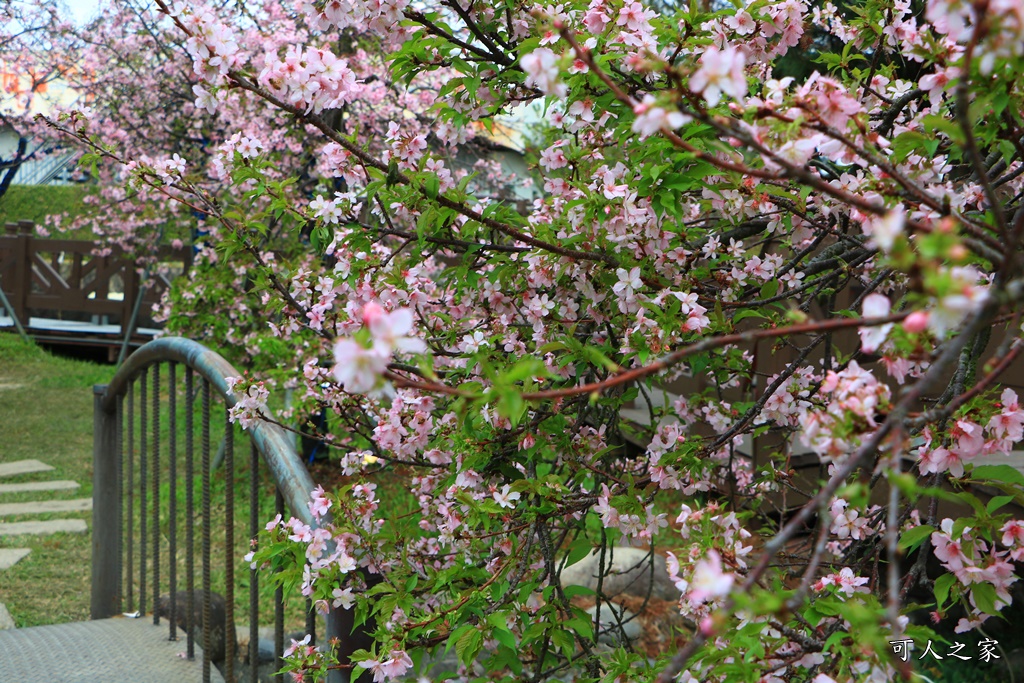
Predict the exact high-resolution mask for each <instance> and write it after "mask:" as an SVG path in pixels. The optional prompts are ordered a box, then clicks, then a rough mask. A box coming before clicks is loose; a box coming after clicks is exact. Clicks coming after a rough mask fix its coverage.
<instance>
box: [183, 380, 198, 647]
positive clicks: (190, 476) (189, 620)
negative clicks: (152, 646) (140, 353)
mask: <svg viewBox="0 0 1024 683" xmlns="http://www.w3.org/2000/svg"><path fill="white" fill-rule="evenodd" d="M194 410H195V394H194V380H193V376H192V368H191V367H188V366H186V367H185V536H186V540H187V543H186V546H185V590H186V591H187V597H186V598H185V601H186V603H187V604H186V605H185V631H186V641H187V643H188V645H187V648H186V655H187V656H188V658H189V659H190V660H192V659H195V658H196V638H195V630H196V624H195V614H196V604H195V587H196V586H195V550H194V549H195V544H196V535H195V525H194V524H193V519H194V517H195V509H196V507H195V468H194V464H193V455H194V450H195V419H194V415H193V412H194Z"/></svg>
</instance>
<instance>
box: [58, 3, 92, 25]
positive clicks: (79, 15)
mask: <svg viewBox="0 0 1024 683" xmlns="http://www.w3.org/2000/svg"><path fill="white" fill-rule="evenodd" d="M64 4H66V5H67V6H68V9H70V10H71V13H72V14H73V15H74V17H75V23H76V24H84V23H85V22H87V21H88V20H89V19H91V18H92V17H93V15H94V14H96V10H97V9H98V8H99V5H100V0H64Z"/></svg>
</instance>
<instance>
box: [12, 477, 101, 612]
mask: <svg viewBox="0 0 1024 683" xmlns="http://www.w3.org/2000/svg"><path fill="white" fill-rule="evenodd" d="M51 471H53V467H51V466H50V465H47V464H46V463H44V462H40V461H39V460H17V461H15V462H5V463H0V479H3V478H5V477H15V476H18V475H22V474H36V473H41V472H51ZM79 486H80V485H79V483H78V482H75V481H67V480H52V481H32V482H17V483H6V484H0V495H3V494H12V493H40V494H45V493H48V492H53V491H70V490H74V489H77V488H79ZM91 509H92V499H91V498H77V499H73V500H34V501H28V502H22V503H0V518H2V517H14V516H25V515H37V514H49V513H60V512H84V511H87V510H91ZM87 529H88V527H87V526H86V523H85V520H84V519H51V520H45V521H19V522H3V521H0V536H22V535H39V534H54V533H59V532H65V533H85V532H86V531H87ZM30 552H31V549H29V548H0V571H4V570H5V569H10V568H11V567H13V566H14V565H15V564H17V563H18V562H19V561H20V560H22V559H24V558H25V557H26V556H27V555H28V554H29V553H30ZM13 628H15V624H14V619H12V618H11V614H10V612H9V611H8V610H7V606H6V605H4V604H3V603H2V602H0V631H2V630H5V629H13Z"/></svg>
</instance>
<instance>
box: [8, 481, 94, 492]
mask: <svg viewBox="0 0 1024 683" xmlns="http://www.w3.org/2000/svg"><path fill="white" fill-rule="evenodd" d="M79 486H80V484H79V483H78V482H77V481H66V480H60V481H26V482H25V483H24V484H0V493H27V492H30V491H67V490H70V489H77V488H78V487H79Z"/></svg>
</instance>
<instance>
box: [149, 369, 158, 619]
mask: <svg viewBox="0 0 1024 683" xmlns="http://www.w3.org/2000/svg"><path fill="white" fill-rule="evenodd" d="M152 398H153V416H152V418H153V462H152V463H151V464H150V468H151V470H152V474H153V492H152V495H153V530H152V533H153V625H154V626H159V625H160V610H159V609H158V605H159V604H160V366H159V365H154V366H153V397H152Z"/></svg>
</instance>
